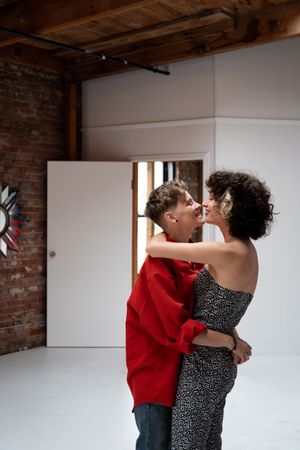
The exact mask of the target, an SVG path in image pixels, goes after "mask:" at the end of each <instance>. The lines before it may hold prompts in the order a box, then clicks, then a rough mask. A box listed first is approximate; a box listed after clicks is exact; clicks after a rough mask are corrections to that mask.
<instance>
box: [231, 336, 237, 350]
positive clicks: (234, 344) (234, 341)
mask: <svg viewBox="0 0 300 450" xmlns="http://www.w3.org/2000/svg"><path fill="white" fill-rule="evenodd" d="M232 339H233V347H232V349H231V351H232V352H233V351H234V350H236V345H237V342H236V338H235V336H232Z"/></svg>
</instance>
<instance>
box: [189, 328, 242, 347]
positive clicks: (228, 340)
mask: <svg viewBox="0 0 300 450" xmlns="http://www.w3.org/2000/svg"><path fill="white" fill-rule="evenodd" d="M193 344H195V345H204V346H206V347H226V348H228V350H232V349H233V347H234V339H233V337H232V336H230V335H229V334H224V333H220V332H219V331H214V330H209V329H207V330H205V331H203V333H201V334H199V335H198V336H196V337H195V338H194V340H193Z"/></svg>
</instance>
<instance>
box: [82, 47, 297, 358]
mask: <svg viewBox="0 0 300 450" xmlns="http://www.w3.org/2000/svg"><path fill="white" fill-rule="evenodd" d="M299 52H300V39H299V38H297V39H293V40H286V41H282V42H279V43H273V44H267V45H264V46H260V47H255V48H249V49H244V50H239V51H235V52H230V53H225V54H222V55H218V56H216V57H207V58H201V59H198V60H193V61H189V62H183V63H179V64H174V65H172V66H170V71H171V75H170V76H169V77H164V76H161V75H154V74H148V73H146V72H135V73H132V74H127V75H117V76H114V77H110V78H106V79H98V80H93V81H89V82H86V83H84V86H83V106H84V110H83V111H84V114H83V143H84V158H85V159H87V160H98V161H99V160H128V159H132V157H134V156H137V157H138V156H143V155H144V156H145V155H158V157H159V155H162V154H163V155H164V154H168V153H169V154H171V153H172V154H174V153H175V154H176V153H177V154H179V155H182V157H184V154H190V153H195V154H197V153H198V154H199V157H201V155H200V154H201V153H207V152H208V153H209V155H210V157H209V163H210V169H212V166H214V164H215V167H216V168H221V167H222V168H223V167H226V168H236V169H245V170H250V171H253V172H254V173H255V174H257V175H258V176H259V177H261V178H263V179H265V180H266V182H267V183H268V184H269V185H270V187H271V190H272V192H273V195H274V201H275V205H276V210H277V211H279V212H280V215H278V216H277V218H276V223H275V225H274V227H273V230H272V234H271V236H270V237H268V238H267V239H265V240H261V241H259V242H258V243H257V247H258V250H259V254H260V262H261V272H260V280H259V285H258V289H257V294H256V296H255V299H254V302H253V305H251V306H250V309H249V312H248V316H247V319H246V320H244V321H243V323H242V324H241V326H240V330H241V332H242V333H243V334H244V335H245V337H246V338H247V339H249V340H250V341H251V342H252V343H253V344H254V347H255V352H256V354H274V353H278V352H282V353H292V352H300V343H299V342H300V330H299V327H298V316H299V312H300V311H299V310H300V307H299V306H298V302H297V294H296V280H297V259H296V258H297V256H298V255H297V253H298V251H299V250H300V245H299V237H298V235H297V232H296V231H295V229H294V228H295V227H294V223H298V222H299V221H300V208H299V201H298V200H297V198H296V195H297V193H298V192H299V191H300V180H299V177H298V176H297V175H298V174H297V169H298V167H299V162H300V161H299V153H300V152H299V150H298V143H299V138H300V89H299V88H300V85H299V84H300V82H299V73H300V58H299ZM296 205H297V206H296Z"/></svg>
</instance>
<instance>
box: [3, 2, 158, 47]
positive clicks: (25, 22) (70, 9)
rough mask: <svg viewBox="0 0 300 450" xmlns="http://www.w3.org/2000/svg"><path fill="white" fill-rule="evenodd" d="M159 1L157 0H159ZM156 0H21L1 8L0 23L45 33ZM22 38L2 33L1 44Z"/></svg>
mask: <svg viewBox="0 0 300 450" xmlns="http://www.w3.org/2000/svg"><path fill="white" fill-rule="evenodd" d="M156 1H157V0H156ZM152 3H155V0H85V1H82V0H72V3H71V4H70V1H69V0H49V1H46V2H45V1H42V0H30V2H28V1H27V0H21V1H18V2H16V3H11V4H8V5H6V6H3V7H2V8H0V26H3V27H6V28H10V29H13V30H16V31H21V32H23V33H29V34H37V35H44V34H48V33H52V32H56V31H61V30H65V29H67V28H71V27H74V26H77V25H82V24H85V23H87V22H91V21H93V20H99V19H102V18H104V17H108V16H109V17H112V16H113V15H115V14H122V13H127V12H130V11H133V10H134V9H136V8H142V7H145V6H149V5H151V4H152ZM22 41H23V38H21V37H20V38H19V37H12V36H11V35H9V34H6V33H5V34H4V33H0V47H4V46H8V45H12V44H15V43H17V42H22Z"/></svg>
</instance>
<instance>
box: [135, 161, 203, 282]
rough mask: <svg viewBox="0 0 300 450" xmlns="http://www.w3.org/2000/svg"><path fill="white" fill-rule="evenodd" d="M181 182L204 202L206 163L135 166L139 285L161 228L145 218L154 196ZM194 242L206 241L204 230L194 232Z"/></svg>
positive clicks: (162, 163) (193, 195) (149, 162)
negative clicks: (150, 245)
mask: <svg viewBox="0 0 300 450" xmlns="http://www.w3.org/2000/svg"><path fill="white" fill-rule="evenodd" d="M170 180H181V181H184V182H185V183H187V185H188V189H189V192H190V194H191V195H192V197H193V198H194V199H195V200H196V201H197V202H199V203H202V201H203V200H202V199H203V161H202V160H187V161H140V162H134V163H133V214H132V217H133V239H132V283H134V282H135V280H136V278H137V276H138V274H139V271H140V268H141V266H142V264H143V262H144V259H145V257H146V252H145V248H146V245H147V242H148V241H149V239H150V238H151V237H152V236H153V235H154V234H156V233H159V232H160V231H162V230H161V228H160V227H159V226H158V225H156V224H154V223H153V222H152V221H151V220H150V219H149V218H147V217H145V215H144V209H145V205H146V201H147V199H148V197H149V194H150V192H151V191H152V190H153V189H155V188H157V187H158V186H160V185H161V184H162V183H164V182H165V181H170ZM191 237H192V239H193V240H194V241H202V228H201V227H200V228H198V229H196V230H194V232H193V234H192V236H191Z"/></svg>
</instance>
